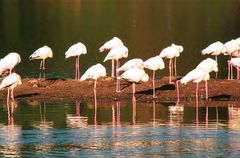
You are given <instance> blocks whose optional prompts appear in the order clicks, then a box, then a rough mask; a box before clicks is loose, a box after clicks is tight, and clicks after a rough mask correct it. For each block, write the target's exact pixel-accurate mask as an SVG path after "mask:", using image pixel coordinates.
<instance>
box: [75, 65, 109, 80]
mask: <svg viewBox="0 0 240 158" xmlns="http://www.w3.org/2000/svg"><path fill="white" fill-rule="evenodd" d="M104 76H106V68H105V67H104V66H103V65H102V64H99V63H98V64H96V65H93V66H91V67H90V68H89V69H87V71H86V72H85V73H84V74H83V75H82V77H81V78H80V81H84V80H86V79H94V80H97V79H98V78H99V77H104Z"/></svg>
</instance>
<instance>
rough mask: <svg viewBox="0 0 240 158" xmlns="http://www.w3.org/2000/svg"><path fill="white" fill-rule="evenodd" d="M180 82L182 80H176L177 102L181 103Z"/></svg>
mask: <svg viewBox="0 0 240 158" xmlns="http://www.w3.org/2000/svg"><path fill="white" fill-rule="evenodd" d="M179 82H180V80H178V81H176V90H177V103H179Z"/></svg>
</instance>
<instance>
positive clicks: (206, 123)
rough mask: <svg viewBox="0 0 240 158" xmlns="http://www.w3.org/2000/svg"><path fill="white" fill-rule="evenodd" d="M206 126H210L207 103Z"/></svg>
mask: <svg viewBox="0 0 240 158" xmlns="http://www.w3.org/2000/svg"><path fill="white" fill-rule="evenodd" d="M206 128H208V105H207V104H206Z"/></svg>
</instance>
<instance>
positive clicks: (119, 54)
mask: <svg viewBox="0 0 240 158" xmlns="http://www.w3.org/2000/svg"><path fill="white" fill-rule="evenodd" d="M127 57H128V48H127V47H126V46H124V45H120V46H117V47H114V48H112V49H111V50H110V51H109V53H108V54H107V56H106V57H105V59H104V61H103V62H105V61H108V60H118V59H121V58H127Z"/></svg>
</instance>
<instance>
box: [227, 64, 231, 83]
mask: <svg viewBox="0 0 240 158" xmlns="http://www.w3.org/2000/svg"><path fill="white" fill-rule="evenodd" d="M230 65H231V63H230V60H228V80H230V72H231V71H230Z"/></svg>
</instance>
